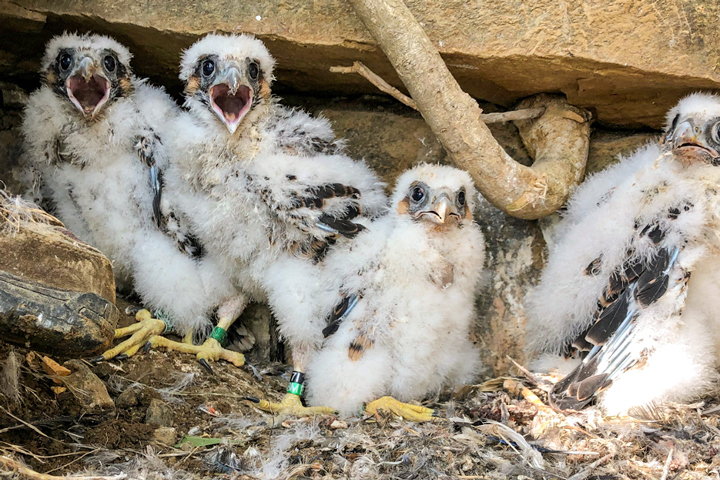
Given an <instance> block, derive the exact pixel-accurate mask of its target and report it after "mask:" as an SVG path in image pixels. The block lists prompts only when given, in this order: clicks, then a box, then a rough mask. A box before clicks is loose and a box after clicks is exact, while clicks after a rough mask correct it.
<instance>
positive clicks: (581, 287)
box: [526, 95, 720, 414]
mask: <svg viewBox="0 0 720 480" xmlns="http://www.w3.org/2000/svg"><path fill="white" fill-rule="evenodd" d="M708 98H712V97H708V96H704V101H705V102H707V101H708ZM701 99H702V98H699V97H698V96H697V95H694V96H691V97H688V99H685V100H683V101H682V102H681V103H680V104H679V106H678V107H676V109H674V110H673V111H672V112H675V113H677V111H678V109H685V108H693V105H695V103H696V102H698V101H700V100H701ZM695 106H696V105H695ZM674 115H675V114H674V113H673V114H671V115H669V117H668V118H669V121H672V118H674ZM719 182H720V169H717V168H716V167H712V166H709V165H703V164H697V165H691V166H687V167H685V168H683V166H682V163H681V162H679V161H675V160H673V158H672V155H671V154H670V153H662V152H661V151H660V148H659V146H658V145H657V144H650V145H647V146H645V147H643V148H640V149H638V150H637V151H636V152H635V153H634V154H633V155H631V156H630V157H628V158H621V159H620V162H619V163H618V164H617V165H615V166H613V167H611V168H609V169H607V170H606V171H604V172H602V173H601V174H599V175H596V176H594V177H591V178H590V179H589V180H587V181H586V182H585V184H583V185H582V186H581V187H580V188H579V189H578V191H577V192H576V193H575V195H574V196H573V198H572V200H571V201H570V203H569V210H568V214H567V215H566V217H565V219H564V220H563V224H562V226H561V228H560V230H559V232H560V233H559V235H558V242H557V244H556V245H555V246H554V248H552V250H551V252H550V259H549V261H548V265H547V267H546V269H545V271H544V272H543V275H542V279H541V281H540V284H539V285H538V286H537V287H536V288H535V289H534V290H533V291H532V292H531V293H530V295H528V298H527V301H526V306H527V309H528V325H527V332H528V338H527V344H528V345H529V348H530V350H531V351H532V352H533V353H535V354H541V355H540V357H539V359H538V361H537V362H536V363H535V364H534V365H533V367H534V368H536V369H538V370H548V369H550V368H553V367H559V368H563V370H567V368H565V367H563V363H564V362H563V360H562V359H561V358H559V357H557V356H555V357H554V358H555V360H556V361H555V362H554V363H553V362H552V361H551V360H550V359H552V358H553V357H552V356H551V355H553V354H555V355H557V354H559V353H561V352H562V351H563V350H564V349H565V348H566V346H567V345H568V343H569V342H570V341H572V340H573V339H574V338H575V337H576V336H577V335H578V334H579V333H580V332H581V331H583V330H584V329H585V328H586V327H587V326H588V325H589V324H590V323H591V322H592V314H593V312H594V311H595V309H596V304H597V301H598V298H600V295H601V294H602V292H603V290H604V288H605V286H606V285H607V281H608V278H609V276H610V274H611V273H612V272H613V271H614V270H616V269H617V268H618V267H619V266H620V265H621V264H622V262H623V259H624V258H626V254H627V251H628V248H629V247H630V246H631V245H632V247H633V248H635V250H636V252H638V254H639V255H640V256H644V255H645V256H647V255H649V252H650V251H651V248H650V243H648V242H644V241H642V240H638V237H637V232H638V230H637V228H636V223H637V224H639V225H644V224H647V223H648V222H650V221H651V220H652V219H659V221H661V222H665V223H664V225H665V227H667V234H666V237H665V238H664V239H663V240H662V242H661V244H660V246H661V247H662V246H666V247H670V246H672V245H685V247H684V249H683V250H682V251H681V252H680V255H679V256H678V260H677V264H678V265H679V266H682V267H683V268H684V269H686V270H688V271H691V272H692V276H691V278H690V282H689V284H688V287H687V298H686V301H685V305H684V309H683V308H681V307H682V301H683V296H684V293H682V292H683V290H680V289H679V288H680V287H679V285H680V284H681V283H682V282H681V281H680V279H679V278H676V277H677V276H678V275H680V273H679V272H676V273H675V274H674V276H671V278H670V283H669V288H668V293H666V294H665V295H664V296H663V297H662V298H661V299H660V300H659V301H657V302H656V303H654V304H652V305H651V306H650V307H648V308H645V309H644V310H642V312H641V313H640V315H639V317H638V319H637V330H636V332H635V333H634V335H633V343H632V346H631V349H632V350H633V351H634V352H636V354H637V355H638V358H641V357H642V355H641V352H644V353H646V354H647V359H646V361H645V362H644V365H642V366H640V367H636V368H633V369H631V370H629V371H627V372H625V373H624V374H623V375H622V376H620V377H619V378H618V379H616V380H615V381H614V382H613V384H612V385H611V386H610V387H609V388H607V389H606V390H605V391H604V392H603V393H602V394H601V397H600V406H601V407H602V408H603V410H604V411H605V412H606V413H608V414H618V413H621V412H625V411H627V409H628V408H630V407H632V406H635V405H642V404H646V403H649V402H663V401H686V400H690V399H692V398H694V397H697V396H698V395H700V394H703V393H705V392H707V391H708V389H710V388H711V387H712V386H713V384H714V382H716V381H717V379H718V374H717V371H716V370H715V368H716V366H717V365H716V364H717V360H718V358H719V357H718V352H719V351H720V343H718V340H719V335H718V334H717V330H718V326H720V325H718V317H717V313H716V312H717V309H718V306H720V304H719V302H720V300H719V299H720V277H718V275H717V272H718V267H719V266H720V257H718V247H719V246H720V245H719V243H718V241H719V240H720V237H719V236H718V233H717V231H718V230H717V229H718V227H719V226H720V225H719V224H718V222H719V219H720V202H719V199H718V195H717V192H716V189H717V185H718V183H719ZM683 202H689V203H690V204H692V205H693V207H692V208H691V209H689V211H684V212H683V213H682V214H681V215H680V216H679V218H678V219H677V220H669V219H667V211H668V209H669V208H671V207H677V206H681V205H679V204H682V203H683ZM683 242H686V243H683ZM599 257H601V258H602V261H601V262H600V269H599V270H600V272H599V273H598V274H597V275H588V274H585V269H586V267H587V266H588V265H589V264H590V263H591V262H592V261H593V260H595V259H596V258H599ZM676 290H677V292H676Z"/></svg>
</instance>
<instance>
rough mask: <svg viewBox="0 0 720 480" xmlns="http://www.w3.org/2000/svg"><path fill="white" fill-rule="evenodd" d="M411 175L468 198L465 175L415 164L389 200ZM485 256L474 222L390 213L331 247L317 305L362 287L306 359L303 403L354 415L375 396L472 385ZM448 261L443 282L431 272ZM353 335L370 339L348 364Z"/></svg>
mask: <svg viewBox="0 0 720 480" xmlns="http://www.w3.org/2000/svg"><path fill="white" fill-rule="evenodd" d="M418 178H420V179H423V180H424V181H426V182H427V183H428V184H429V185H447V186H450V187H452V188H454V189H455V188H458V187H460V186H461V185H463V186H465V187H466V189H467V192H468V198H470V197H473V195H472V193H471V192H474V188H473V186H472V182H471V181H470V178H469V176H468V175H467V173H466V172H462V171H459V170H456V169H451V168H449V167H438V166H431V165H423V166H420V167H417V168H415V169H413V170H411V171H409V172H407V173H405V174H404V175H403V176H401V177H400V178H399V179H398V184H397V188H396V191H395V194H394V195H393V202H392V205H393V206H395V205H397V203H398V202H399V200H401V199H402V198H403V197H404V196H405V194H406V192H407V191H408V188H409V186H410V183H411V182H412V181H414V180H416V179H418ZM484 258H485V247H484V239H483V236H482V233H481V232H480V228H479V227H478V225H476V224H475V223H473V222H467V223H466V224H465V226H464V228H450V229H448V230H446V231H442V232H436V231H433V230H432V228H428V225H427V222H416V221H413V220H412V219H411V218H410V216H409V215H399V214H398V213H397V212H396V211H394V210H392V211H391V213H389V214H388V215H386V216H384V217H382V218H381V219H379V220H377V221H375V222H372V223H370V224H369V225H368V228H367V230H366V231H364V232H363V233H361V234H360V235H359V236H358V237H357V238H356V239H355V241H354V242H353V243H352V244H349V245H346V246H344V247H343V248H339V249H337V250H336V251H334V252H333V253H331V254H330V256H329V257H328V258H327V260H326V262H325V263H326V269H325V271H324V275H325V276H326V279H325V280H324V282H325V283H326V285H327V286H328V288H327V290H326V293H325V295H326V296H327V297H328V299H326V300H318V301H319V303H324V304H326V305H328V304H335V303H337V301H338V300H339V297H338V291H339V290H340V291H346V292H350V293H352V292H362V298H361V300H360V301H359V302H358V304H357V306H356V307H355V308H354V309H353V310H352V311H351V312H350V314H349V315H348V317H347V318H346V319H345V320H344V321H343V322H342V323H341V325H340V328H339V329H338V331H337V332H336V333H334V334H333V335H331V336H330V337H329V338H328V339H327V340H326V341H325V343H324V344H323V346H322V349H321V350H320V352H319V353H317V354H316V355H315V357H314V358H313V360H312V361H311V364H310V366H309V368H308V380H307V384H308V390H307V392H308V401H309V403H310V404H312V405H327V406H331V407H333V408H336V409H338V410H339V411H340V413H341V414H342V415H353V414H357V413H358V412H359V411H360V409H361V407H362V404H363V403H365V402H369V401H372V400H375V399H377V398H379V397H381V396H383V395H391V396H394V397H395V398H397V399H399V400H401V401H410V400H417V399H421V398H422V397H423V396H425V395H427V394H428V393H431V392H433V391H436V390H438V389H440V388H441V387H442V386H443V385H455V384H462V383H466V382H470V381H471V380H472V379H473V378H474V376H475V375H476V374H477V373H478V370H479V368H480V361H479V355H478V352H477V350H476V348H475V347H474V345H473V344H472V343H471V342H470V340H469V333H470V329H471V326H472V324H473V321H474V318H475V316H474V299H475V290H476V288H477V284H478V280H479V278H480V274H481V271H482V266H483V263H484ZM448 264H449V265H452V267H453V269H454V280H453V283H452V285H451V286H449V287H447V288H442V287H440V286H439V284H438V278H437V276H438V275H440V272H442V271H445V270H446V268H447V265H448ZM359 334H363V335H364V336H366V337H368V338H370V339H372V340H373V341H374V343H373V345H372V346H371V347H370V348H368V349H367V350H366V351H365V353H364V354H363V355H362V357H361V358H360V359H359V360H356V361H353V360H351V359H350V358H349V356H348V348H349V346H350V344H351V342H352V341H353V340H354V339H355V338H356V337H357V336H358V335H359Z"/></svg>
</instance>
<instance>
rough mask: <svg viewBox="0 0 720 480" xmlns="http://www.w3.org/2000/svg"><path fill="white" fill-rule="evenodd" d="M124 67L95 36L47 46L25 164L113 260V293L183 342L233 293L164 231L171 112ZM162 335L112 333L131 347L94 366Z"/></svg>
mask: <svg viewBox="0 0 720 480" xmlns="http://www.w3.org/2000/svg"><path fill="white" fill-rule="evenodd" d="M130 59H131V55H130V52H129V51H128V50H127V49H126V48H125V47H124V46H122V45H120V44H119V43H118V42H116V41H115V40H113V39H111V38H108V37H105V36H101V35H75V34H64V35H60V36H57V37H55V38H53V39H52V40H50V42H49V43H48V44H47V47H46V51H45V55H44V57H43V59H42V67H41V76H42V85H41V87H40V88H39V89H38V90H37V91H36V92H34V93H33V94H32V95H31V96H30V101H29V103H28V106H27V108H26V111H25V118H24V121H23V127H22V129H23V134H24V137H25V154H26V157H27V159H28V161H29V163H30V164H31V165H33V166H35V168H37V169H38V170H39V171H40V172H41V173H42V179H43V181H44V185H43V187H42V190H43V192H44V194H45V195H48V196H49V197H50V200H51V202H50V203H51V204H53V205H54V207H55V208H54V210H55V211H54V213H55V214H56V215H57V216H58V217H59V218H60V219H61V220H62V221H63V222H64V223H65V225H67V226H68V228H70V230H72V231H73V232H74V233H75V234H76V235H77V236H78V237H80V238H81V239H82V240H85V241H86V242H88V243H90V244H92V245H94V246H96V247H97V248H99V249H100V250H101V251H102V252H103V253H104V254H105V255H107V256H108V257H109V258H110V259H111V260H112V262H113V270H114V272H115V276H116V280H117V284H118V285H119V286H120V287H121V288H125V289H130V288H134V289H135V290H136V291H137V292H138V293H139V294H140V296H141V298H142V299H143V302H144V303H145V304H146V305H147V306H148V307H151V308H154V309H160V310H163V311H164V312H165V313H166V314H167V315H168V316H169V317H170V318H171V319H172V320H173V327H174V329H175V331H177V332H178V333H180V334H184V333H185V332H187V331H189V330H191V329H193V328H195V329H202V328H206V326H207V324H208V323H209V317H208V315H209V314H210V313H211V311H212V309H213V307H215V306H216V305H217V304H219V303H220V301H221V300H222V299H224V298H225V297H226V296H228V295H230V294H231V293H232V287H231V285H230V284H229V282H228V281H227V279H226V278H225V277H223V276H222V275H220V274H219V270H218V269H217V267H215V265H214V264H212V262H210V261H205V260H203V259H201V258H200V256H201V255H200V254H201V252H202V248H201V246H200V244H199V243H197V242H193V241H192V238H193V237H192V235H191V234H190V232H189V231H188V230H187V228H186V226H178V228H177V229H176V230H177V231H178V232H180V233H172V232H170V230H169V229H168V228H166V226H167V224H168V222H169V221H170V219H169V218H168V217H164V216H163V215H162V213H161V211H160V205H161V203H162V198H163V195H164V194H165V193H167V188H166V186H165V185H164V181H163V169H164V168H165V167H167V157H166V155H165V154H164V153H163V148H162V144H163V140H162V139H161V138H160V132H161V130H162V127H163V124H164V123H165V122H166V121H167V119H169V118H172V117H174V116H176V115H177V114H178V113H179V109H178V108H177V106H176V105H175V103H174V102H173V101H172V100H171V99H170V98H169V97H168V95H167V94H166V93H165V92H164V91H163V90H161V89H158V88H154V87H151V86H149V85H148V84H147V83H145V81H144V80H140V79H138V78H137V77H135V76H134V75H133V73H132V71H131V69H130ZM168 208H169V207H167V206H166V211H167V210H168ZM171 235H172V236H171ZM164 329H165V323H164V322H161V321H159V320H154V321H152V319H148V320H147V321H146V322H141V323H139V324H137V325H133V326H132V327H128V328H127V329H121V330H118V331H117V332H116V335H117V336H122V335H124V334H126V333H135V335H134V337H133V341H132V342H130V343H123V344H121V346H118V347H116V348H115V349H113V350H111V351H110V352H107V353H106V354H105V355H104V356H103V357H101V358H110V357H112V356H114V355H116V354H117V353H119V352H125V353H126V354H128V355H131V354H133V353H135V351H137V349H138V348H139V347H140V346H142V345H144V344H145V343H146V341H147V338H149V337H150V336H152V335H153V334H160V333H162V332H163V331H164Z"/></svg>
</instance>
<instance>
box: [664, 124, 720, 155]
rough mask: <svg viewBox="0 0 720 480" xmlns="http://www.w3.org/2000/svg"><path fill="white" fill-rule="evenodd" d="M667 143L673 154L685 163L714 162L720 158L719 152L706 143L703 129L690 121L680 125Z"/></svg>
mask: <svg viewBox="0 0 720 480" xmlns="http://www.w3.org/2000/svg"><path fill="white" fill-rule="evenodd" d="M665 143H666V144H667V145H668V146H669V148H670V149H672V152H673V154H674V155H675V156H677V157H679V158H680V159H681V160H682V161H683V162H684V163H691V162H694V161H705V162H712V161H713V160H715V159H717V158H718V157H720V154H719V153H718V151H717V150H715V149H714V148H712V147H710V146H709V145H708V144H707V143H706V142H705V140H704V138H703V135H702V129H701V128H700V127H696V126H695V124H694V122H693V121H692V120H690V119H688V120H685V121H684V122H682V123H681V124H679V125H678V126H677V127H676V128H675V130H674V131H673V132H672V136H671V137H670V138H669V139H666V141H665Z"/></svg>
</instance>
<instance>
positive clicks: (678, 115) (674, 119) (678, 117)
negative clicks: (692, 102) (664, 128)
mask: <svg viewBox="0 0 720 480" xmlns="http://www.w3.org/2000/svg"><path fill="white" fill-rule="evenodd" d="M678 120H680V114H679V113H678V114H677V115H675V118H673V121H672V123H671V124H670V130H669V132H672V131H674V130H675V127H677V124H678Z"/></svg>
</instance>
